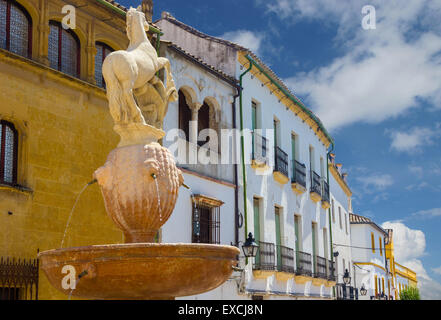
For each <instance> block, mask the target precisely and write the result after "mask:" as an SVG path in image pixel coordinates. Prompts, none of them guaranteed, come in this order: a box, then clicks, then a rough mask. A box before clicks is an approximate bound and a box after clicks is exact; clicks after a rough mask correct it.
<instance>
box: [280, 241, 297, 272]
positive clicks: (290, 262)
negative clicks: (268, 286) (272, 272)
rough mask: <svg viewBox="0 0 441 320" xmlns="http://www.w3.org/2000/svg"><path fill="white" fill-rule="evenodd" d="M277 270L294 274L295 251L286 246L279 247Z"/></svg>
mask: <svg viewBox="0 0 441 320" xmlns="http://www.w3.org/2000/svg"><path fill="white" fill-rule="evenodd" d="M277 250H278V253H277V270H278V271H282V272H287V273H294V250H293V249H291V248H288V247H285V246H277Z"/></svg>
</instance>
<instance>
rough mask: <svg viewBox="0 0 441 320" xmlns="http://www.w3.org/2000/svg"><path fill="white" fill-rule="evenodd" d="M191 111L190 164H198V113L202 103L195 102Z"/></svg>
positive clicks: (191, 106)
mask: <svg viewBox="0 0 441 320" xmlns="http://www.w3.org/2000/svg"><path fill="white" fill-rule="evenodd" d="M189 107H190V110H191V122H190V124H189V130H188V131H189V133H188V134H189V142H190V143H189V144H188V145H189V150H188V151H189V163H190V164H196V163H197V151H198V148H197V145H198V112H199V109H200V108H201V107H202V104H201V103H198V102H195V103H193V104H192V105H190V106H189Z"/></svg>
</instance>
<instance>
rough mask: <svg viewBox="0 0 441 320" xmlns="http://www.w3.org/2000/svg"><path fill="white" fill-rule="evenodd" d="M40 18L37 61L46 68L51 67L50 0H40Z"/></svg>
mask: <svg viewBox="0 0 441 320" xmlns="http://www.w3.org/2000/svg"><path fill="white" fill-rule="evenodd" d="M38 6H39V9H40V10H39V11H40V16H39V21H38V25H37V32H38V51H37V56H36V57H35V58H36V60H37V61H38V62H40V63H42V64H44V65H46V66H49V65H50V63H49V58H48V50H49V49H48V47H49V32H50V27H49V6H48V0H39V2H38Z"/></svg>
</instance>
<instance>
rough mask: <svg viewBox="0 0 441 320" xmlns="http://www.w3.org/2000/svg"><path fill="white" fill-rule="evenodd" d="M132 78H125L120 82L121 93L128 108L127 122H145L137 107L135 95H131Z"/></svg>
mask: <svg viewBox="0 0 441 320" xmlns="http://www.w3.org/2000/svg"><path fill="white" fill-rule="evenodd" d="M133 85H134V81H133V80H125V81H122V82H121V87H122V89H123V94H124V97H125V100H126V103H127V107H128V108H129V109H130V112H129V115H128V118H129V119H127V120H130V121H129V122H135V123H142V124H145V119H144V117H143V115H142V112H141V109H140V108H139V107H138V105H137V103H136V100H135V97H134V96H133Z"/></svg>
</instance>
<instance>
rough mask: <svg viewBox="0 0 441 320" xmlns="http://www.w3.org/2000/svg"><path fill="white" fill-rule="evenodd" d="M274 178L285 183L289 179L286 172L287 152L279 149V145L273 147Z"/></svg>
mask: <svg viewBox="0 0 441 320" xmlns="http://www.w3.org/2000/svg"><path fill="white" fill-rule="evenodd" d="M273 176H274V179H275V180H276V181H277V182H279V183H281V184H285V183H288V181H289V173H288V154H287V153H286V152H285V151H283V150H282V149H280V147H275V148H274V172H273Z"/></svg>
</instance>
